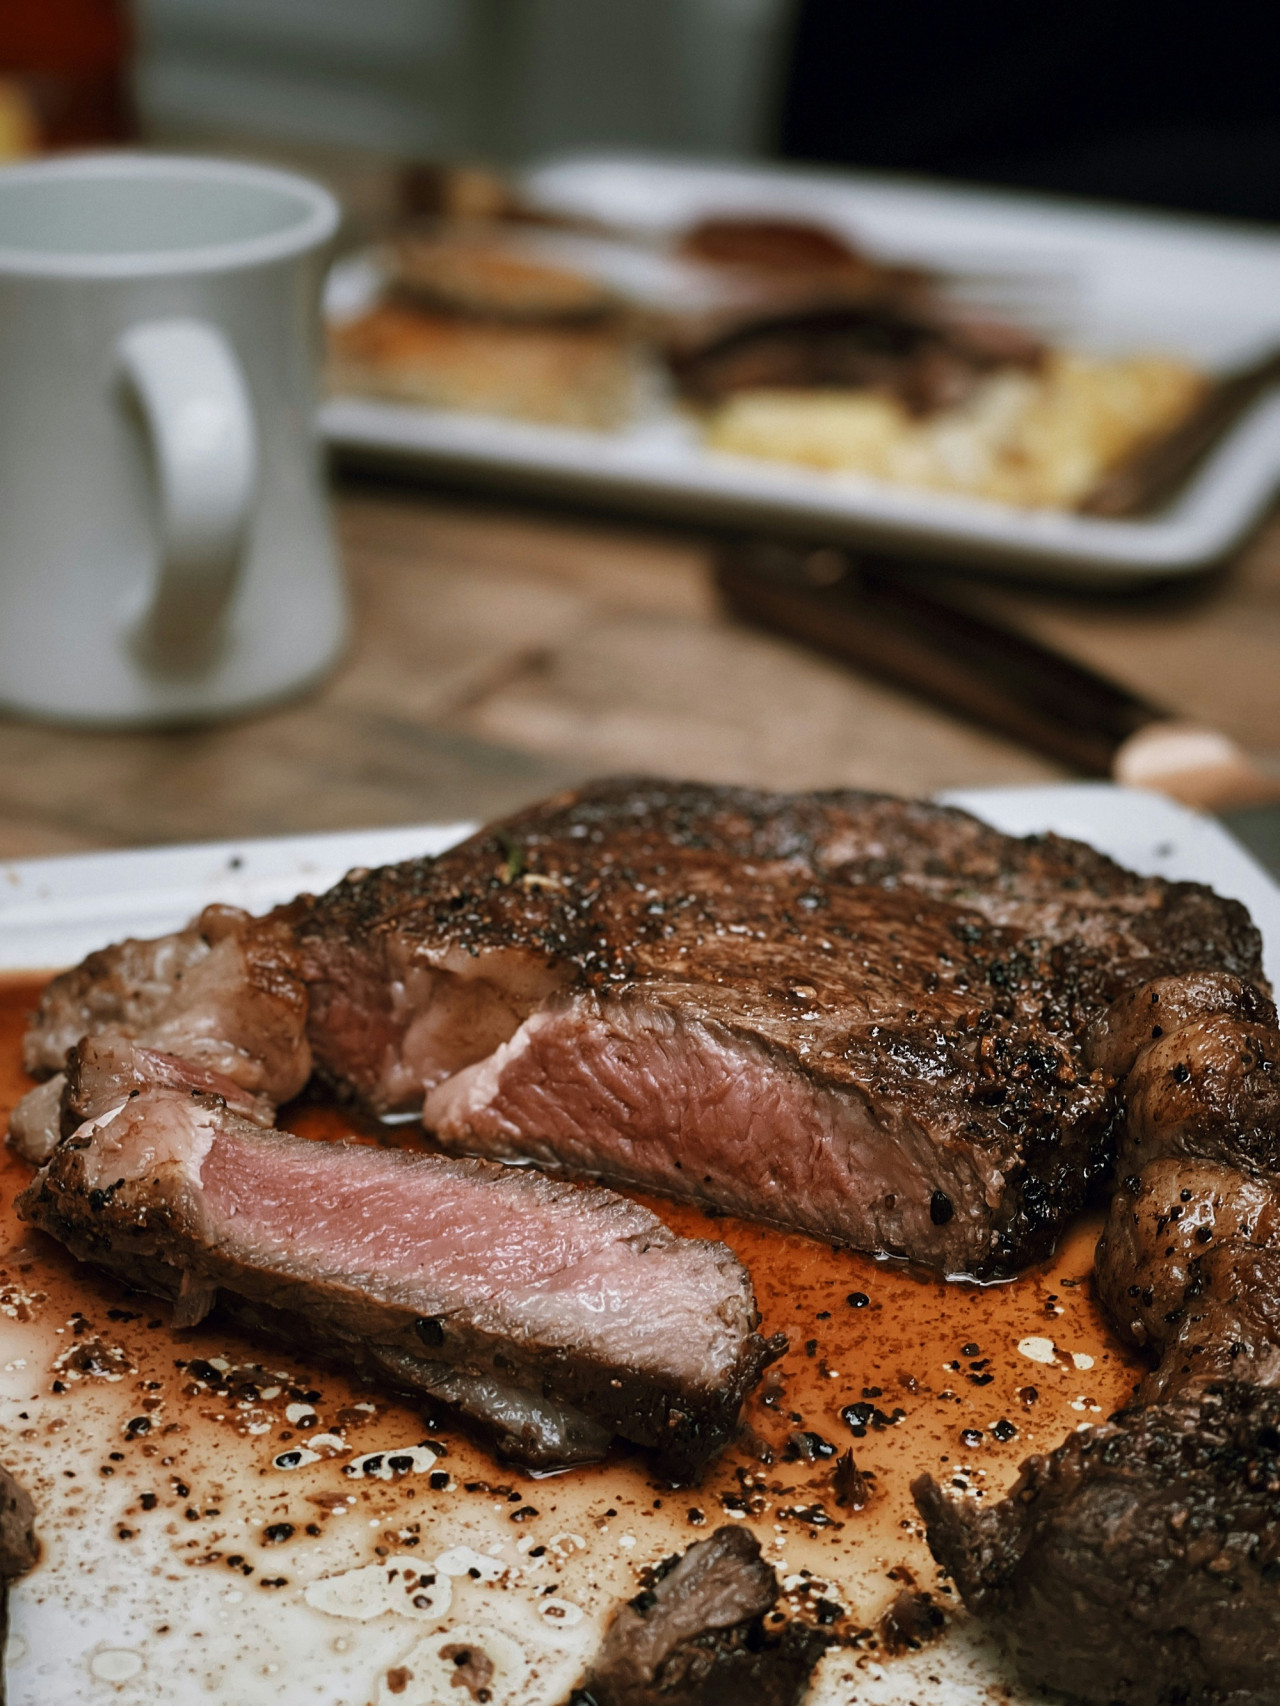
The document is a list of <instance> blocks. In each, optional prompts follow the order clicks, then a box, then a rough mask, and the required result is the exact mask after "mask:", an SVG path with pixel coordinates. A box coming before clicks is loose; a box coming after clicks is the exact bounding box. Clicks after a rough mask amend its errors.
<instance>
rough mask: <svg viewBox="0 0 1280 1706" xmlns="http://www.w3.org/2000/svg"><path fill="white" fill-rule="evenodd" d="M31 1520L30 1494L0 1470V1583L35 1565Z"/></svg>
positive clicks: (36, 1550)
mask: <svg viewBox="0 0 1280 1706" xmlns="http://www.w3.org/2000/svg"><path fill="white" fill-rule="evenodd" d="M35 1518H36V1512H35V1506H34V1505H33V1504H32V1503H31V1495H30V1493H28V1492H27V1490H26V1488H25V1487H20V1486H19V1485H18V1483H17V1482H16V1481H15V1480H14V1478H13V1476H12V1475H10V1473H9V1471H8V1470H7V1469H0V1580H3V1581H6V1582H7V1581H12V1579H13V1578H14V1576H22V1575H25V1574H26V1572H27V1571H28V1570H29V1569H30V1568H31V1566H32V1565H33V1564H34V1563H35V1561H36V1557H37V1555H38V1552H39V1548H38V1547H37V1545H36V1535H35Z"/></svg>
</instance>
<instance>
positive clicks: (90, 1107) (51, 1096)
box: [9, 1031, 276, 1167]
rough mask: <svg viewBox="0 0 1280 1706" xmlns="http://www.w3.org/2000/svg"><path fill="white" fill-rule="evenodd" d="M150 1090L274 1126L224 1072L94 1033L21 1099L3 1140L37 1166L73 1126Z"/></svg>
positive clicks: (265, 1107)
mask: <svg viewBox="0 0 1280 1706" xmlns="http://www.w3.org/2000/svg"><path fill="white" fill-rule="evenodd" d="M151 1088H165V1089H170V1090H187V1091H193V1092H195V1093H196V1094H199V1095H205V1096H218V1097H220V1098H221V1099H222V1101H223V1102H224V1103H225V1104H226V1106H227V1107H228V1108H230V1109H231V1111H232V1112H233V1113H236V1114H241V1115H243V1116H244V1118H245V1119H249V1120H252V1121H253V1122H254V1124H255V1125H261V1126H271V1125H274V1124H275V1118H276V1110H275V1107H274V1106H273V1104H272V1103H271V1101H270V1100H269V1099H268V1098H267V1097H266V1096H253V1095H250V1093H249V1092H248V1091H247V1090H242V1089H241V1088H240V1086H239V1085H238V1084H236V1083H234V1082H233V1081H232V1080H231V1079H230V1078H228V1077H227V1076H226V1075H225V1073H221V1072H215V1071H214V1070H213V1069H212V1068H210V1067H207V1066H200V1065H197V1063H196V1062H195V1061H193V1060H186V1059H183V1058H182V1057H181V1056H180V1055H176V1054H165V1053H164V1052H162V1051H161V1050H160V1049H154V1048H146V1047H144V1046H143V1045H142V1044H141V1043H135V1042H133V1041H131V1040H130V1039H129V1038H128V1037H126V1036H122V1035H121V1034H120V1033H119V1032H118V1031H100V1032H98V1034H97V1035H96V1036H88V1037H86V1038H85V1039H84V1041H83V1042H82V1043H80V1044H79V1045H78V1046H77V1047H75V1048H73V1049H72V1050H71V1051H70V1053H69V1054H68V1056H67V1066H66V1070H65V1071H64V1072H59V1073H57V1074H56V1075H55V1076H54V1077H53V1078H48V1079H46V1080H45V1082H44V1083H43V1084H41V1085H40V1086H39V1087H38V1088H37V1089H35V1090H32V1091H31V1092H29V1094H27V1095H26V1096H24V1097H23V1098H22V1101H21V1102H20V1103H19V1104H18V1106H17V1107H16V1108H15V1109H14V1111H13V1116H12V1118H11V1119H10V1122H9V1141H10V1143H11V1144H12V1145H13V1147H14V1149H16V1150H17V1152H18V1154H19V1155H21V1156H22V1158H23V1160H24V1161H29V1162H31V1164H32V1166H34V1167H43V1166H44V1164H45V1162H46V1161H47V1160H48V1159H49V1157H50V1156H51V1155H52V1154H53V1151H54V1149H55V1148H56V1147H57V1145H58V1144H59V1142H60V1141H61V1140H62V1138H64V1137H69V1136H70V1134H71V1133H72V1132H73V1131H75V1130H76V1128H77V1126H81V1125H83V1124H84V1122H85V1121H86V1120H91V1119H96V1118H97V1117H98V1115H99V1114H105V1113H106V1112H107V1110H108V1109H110V1108H113V1107H115V1106H116V1105H117V1104H118V1103H120V1102H123V1101H125V1100H126V1098H128V1097H129V1096H133V1095H136V1094H137V1093H138V1092H139V1091H141V1090H145V1089H151Z"/></svg>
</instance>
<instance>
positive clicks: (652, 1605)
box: [570, 1527, 828, 1706]
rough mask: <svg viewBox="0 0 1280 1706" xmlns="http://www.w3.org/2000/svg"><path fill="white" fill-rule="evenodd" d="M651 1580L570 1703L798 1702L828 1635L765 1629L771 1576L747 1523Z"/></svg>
mask: <svg viewBox="0 0 1280 1706" xmlns="http://www.w3.org/2000/svg"><path fill="white" fill-rule="evenodd" d="M655 1578H656V1579H655V1580H654V1583H653V1586H652V1587H651V1588H647V1589H645V1591H644V1592H643V1593H641V1594H639V1595H638V1596H637V1597H636V1598H635V1599H633V1600H630V1601H628V1603H627V1604H626V1605H624V1606H622V1607H620V1609H619V1610H618V1611H617V1613H616V1614H615V1616H614V1619H613V1621H612V1623H611V1624H610V1625H609V1628H608V1630H607V1632H606V1634H605V1638H604V1641H603V1642H602V1644H601V1647H600V1651H599V1652H598V1653H597V1654H596V1657H595V1659H594V1660H593V1661H592V1664H591V1666H590V1669H589V1670H588V1671H587V1674H586V1676H585V1677H584V1678H583V1679H582V1682H581V1683H580V1684H579V1686H578V1687H577V1688H576V1689H575V1690H574V1691H573V1694H572V1696H571V1697H570V1706H734V1703H737V1702H742V1703H744V1706H745V1703H746V1702H748V1701H749V1702H751V1706H798V1702H799V1701H800V1700H802V1699H803V1698H804V1696H805V1694H806V1693H807V1692H808V1686H809V1672H810V1671H811V1670H812V1669H813V1667H814V1665H815V1664H816V1663H817V1662H818V1660H819V1659H820V1658H821V1657H822V1654H823V1651H824V1650H825V1648H826V1647H827V1645H828V1638H827V1637H826V1636H825V1635H823V1634H821V1633H820V1632H819V1631H818V1630H816V1629H811V1628H807V1627H806V1626H805V1625H803V1624H801V1623H795V1622H788V1623H787V1624H785V1625H784V1627H783V1628H782V1629H781V1630H776V1629H775V1630H770V1631H768V1632H766V1630H765V1625H764V1616H765V1613H766V1612H768V1611H771V1610H772V1609H773V1606H774V1603H775V1602H776V1600H777V1598H778V1578H777V1577H776V1576H775V1575H774V1573H773V1570H772V1569H771V1568H770V1566H769V1565H768V1564H766V1563H765V1561H764V1559H763V1558H762V1557H761V1556H760V1542H759V1541H758V1540H757V1539H756V1537H755V1535H754V1534H752V1533H751V1531H750V1530H749V1529H745V1528H733V1527H725V1528H718V1529H717V1530H716V1531H715V1533H714V1534H713V1535H711V1536H710V1538H709V1539H707V1540H700V1541H699V1542H698V1543H697V1545H695V1546H691V1547H690V1548H689V1550H688V1551H687V1552H686V1553H685V1554H684V1555H683V1557H676V1558H668V1559H667V1560H666V1562H665V1564H662V1565H659V1567H658V1569H657V1571H656V1572H655Z"/></svg>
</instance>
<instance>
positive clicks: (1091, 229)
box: [320, 155, 1280, 582]
mask: <svg viewBox="0 0 1280 1706" xmlns="http://www.w3.org/2000/svg"><path fill="white" fill-rule="evenodd" d="M525 187H526V190H527V192H528V194H529V196H530V198H531V199H532V200H533V201H534V202H535V203H537V204H539V205H541V206H544V207H546V208H547V209H549V210H553V211H556V212H560V213H565V214H571V215H577V216H582V217H585V218H588V219H598V220H605V221H608V222H611V223H613V224H616V225H622V226H625V227H629V228H632V229H635V230H638V231H641V232H647V233H649V234H651V235H654V236H661V235H662V234H664V233H667V232H673V231H676V230H678V229H680V228H681V227H683V226H684V225H686V224H688V223H689V222H690V221H692V220H695V219H698V218H700V217H702V216H704V215H707V214H711V213H715V212H721V213H723V212H735V211H737V212H742V213H744V214H745V213H769V212H773V213H776V214H782V215H789V216H791V217H798V218H802V219H803V218H813V219H817V220H821V221H823V222H824V223H826V224H828V225H830V226H832V227H833V228H836V229H838V230H840V231H842V232H844V233H846V234H847V235H848V236H849V237H850V238H851V239H852V240H853V241H855V242H858V243H861V244H863V245H864V246H865V247H866V248H867V249H869V250H870V251H871V252H872V253H874V254H876V255H880V256H885V257H889V258H895V259H899V260H902V261H906V262H915V263H919V264H922V265H925V266H929V267H934V268H940V269H943V270H944V271H947V272H949V273H953V274H968V275H975V276H980V277H984V278H986V279H988V280H989V281H991V282H990V287H989V288H990V290H991V291H994V292H996V293H997V294H998V295H999V296H1001V297H1002V298H1003V299H1004V300H1005V302H1006V303H1012V304H1014V305H1017V304H1019V303H1021V304H1022V305H1023V307H1024V308H1025V309H1026V312H1027V315H1028V316H1029V317H1030V318H1031V319H1032V320H1033V321H1035V320H1038V321H1041V322H1044V321H1045V320H1046V319H1047V321H1048V324H1047V326H1046V330H1048V331H1049V332H1050V333H1051V334H1052V335H1053V336H1054V337H1055V338H1056V339H1057V340H1059V341H1062V342H1066V343H1070V344H1074V345H1077V346H1079V347H1082V348H1085V349H1090V350H1095V351H1100V352H1107V351H1110V352H1120V351H1134V350H1146V349H1162V350H1167V351H1170V352H1173V353H1178V354H1183V355H1186V356H1188V357H1190V358H1192V359H1193V360H1195V361H1197V362H1199V363H1201V364H1203V365H1204V366H1206V367H1207V368H1209V369H1210V370H1214V371H1220V370H1223V369H1227V368H1230V367H1232V366H1234V365H1236V364H1237V363H1241V362H1244V361H1247V360H1249V359H1251V358H1252V357H1254V356H1257V355H1259V354H1261V353H1262V352H1263V351H1265V350H1267V349H1269V348H1271V347H1272V346H1273V345H1276V344H1280V237H1277V236H1274V235H1271V234H1269V233H1267V232H1264V231H1254V230H1247V229H1241V228H1236V227H1232V226H1229V225H1226V224H1214V223H1210V222H1208V221H1203V220H1191V219H1176V218H1171V217H1168V216H1165V215H1157V214H1148V213H1132V212H1126V211H1116V210H1112V209H1102V208H1095V207H1091V206H1088V205H1085V204H1073V203H1066V202H1055V201H1051V200H1047V199H1042V198H1038V197H1031V196H1018V195H1012V194H1000V193H995V192H987V191H976V190H968V189H957V188H948V187H945V186H941V185H926V184H918V183H912V182H910V181H906V180H902V181H899V180H895V179H892V178H885V177H877V176H873V175H870V174H858V173H851V172H839V173H837V172H819V171H812V170H810V171H799V170H790V169H784V168H767V167H746V166H730V165H723V166H714V165H706V164H696V163H684V162H679V161H668V160H655V159H644V158H642V159H635V158H629V157H612V156H600V155H586V156H581V157H575V158H570V159H565V160H560V161H553V162H551V163H549V164H547V165H545V166H542V167H540V168H537V169H535V170H534V171H532V172H531V173H530V174H529V175H528V178H527V180H526V185H525ZM320 424H321V429H322V431H323V433H324V435H325V437H326V438H327V439H328V440H329V442H331V443H332V444H334V445H337V446H343V447H347V448H349V449H353V450H358V451H361V452H366V453H367V452H379V453H384V454H389V455H393V456H397V457H400V458H409V459H411V460H416V461H420V462H421V463H422V465H423V466H424V467H430V468H431V469H432V470H433V471H434V472H436V473H440V474H444V475H446V476H449V477H453V478H465V479H467V480H478V481H485V482H488V483H490V484H495V485H500V486H505V487H509V488H515V489H523V490H529V491H541V492H545V493H547V494H550V495H556V496H561V497H572V498H576V499H579V500H588V501H594V502H598V503H604V504H609V505H621V506H625V507H629V508H631V509H633V510H644V511H646V512H648V513H650V514H654V515H660V516H666V517H672V518H678V519H682V520H690V521H695V522H702V523H709V524H713V525H718V526H733V527H743V528H761V529H769V528H772V529H775V530H782V531H786V532H791V533H802V534H806V535H810V536H818V537H820V538H826V539H834V540H838V541H842V542H850V543H859V542H865V543H868V544H875V545H880V546H885V547H891V548H894V549H899V550H902V551H908V552H911V551H921V552H925V553H928V554H932V555H935V556H946V557H950V558H955V559H965V560H969V561H973V562H979V563H984V564H986V565H988V566H989V567H992V568H999V569H1004V570H1007V571H1009V572H1011V573H1023V574H1053V575H1057V576H1062V575H1067V576H1070V577H1073V578H1077V579H1086V580H1088V579H1092V580H1097V581H1100V582H1108V581H1122V582H1126V581H1127V582H1132V581H1140V580H1143V579H1147V578H1157V577H1163V576H1168V575H1177V574H1185V573H1189V572H1193V571H1195V570H1197V569H1199V568H1202V567H1203V566H1205V565H1206V564H1209V563H1211V562H1214V561H1216V560H1218V559H1220V558H1221V557H1223V556H1224V555H1225V554H1226V553H1227V552H1228V551H1230V550H1231V549H1232V547H1233V546H1235V545H1236V544H1237V543H1238V542H1239V541H1240V540H1241V539H1242V538H1243V537H1244V535H1245V534H1246V533H1247V531H1248V530H1249V528H1250V527H1251V526H1252V525H1253V524H1254V523H1255V522H1256V521H1257V519H1258V518H1259V516H1260V515H1261V513H1262V512H1263V510H1264V508H1265V507H1266V505H1267V503H1268V500H1269V499H1270V496H1271V494H1272V492H1273V491H1274V489H1275V487H1276V484H1277V481H1278V480H1280V396H1277V395H1276V394H1275V393H1272V394H1271V395H1270V396H1269V397H1267V398H1264V399H1263V400H1262V401H1261V402H1260V403H1259V404H1258V405H1257V406H1256V407H1255V408H1254V410H1253V411H1252V412H1251V413H1250V414H1248V415H1247V416H1246V417H1245V418H1244V419H1243V420H1242V421H1241V422H1240V423H1239V424H1238V426H1237V427H1236V428H1235V429H1234V431H1233V432H1232V433H1231V434H1230V435H1229V436H1228V437H1227V438H1226V439H1225V440H1224V441H1223V443H1222V445H1221V446H1220V447H1219V449H1218V451H1217V452H1216V453H1215V454H1214V456H1213V457H1212V458H1211V459H1210V460H1209V461H1208V462H1207V463H1206V465H1205V466H1204V467H1203V468H1202V470H1201V471H1200V472H1199V474H1198V475H1197V477H1196V478H1195V479H1194V480H1193V481H1192V482H1191V484H1190V485H1189V486H1188V487H1187V489H1186V490H1185V491H1184V493H1183V494H1182V495H1181V497H1180V498H1179V499H1178V500H1177V501H1176V503H1175V504H1174V505H1172V506H1171V507H1170V508H1169V509H1168V510H1166V511H1165V512H1164V513H1162V514H1160V515H1158V516H1154V517H1151V518H1147V519H1140V520H1132V521H1107V520H1103V519H1100V518H1095V517H1089V516H1082V515H1072V514H1066V513H1057V512H1054V511H1050V510H1027V509H1016V508H1013V507H1011V506H1008V505H1003V504H996V503H992V502H989V501H985V500H979V499H975V498H965V497H959V496H952V495H948V494H942V493H931V492H926V491H913V490H911V489H910V488H907V487H895V486H890V485H887V484H884V483H879V482H876V481H874V480H870V479H865V478H858V477H854V476H837V475H830V474H825V473H821V472H818V471H813V470H806V469H802V468H789V467H786V466H784V465H782V464H772V463H767V462H763V461H757V460H755V459H746V458H739V457H732V456H727V455H724V454H719V453H713V452H710V451H708V450H706V449H704V448H703V447H702V445H701V444H700V442H699V440H698V437H697V435H696V433H695V431H694V429H693V428H692V426H691V425H689V424H688V423H685V422H682V421H681V420H679V419H678V418H677V417H676V416H675V415H674V414H673V413H670V412H665V411H662V410H659V411H657V412H654V413H651V414H650V415H648V416H647V417H646V418H644V419H642V420H640V421H639V422H638V423H637V424H636V425H634V426H632V427H630V428H629V429H627V430H625V431H621V432H616V433H591V432H578V431H568V430H564V429H560V428H553V427H539V426H531V425H524V424H522V423H519V422H514V421H503V420H499V419H497V418H496V417H485V416H479V415H466V414H458V413H451V412H448V411H444V410H430V409H423V408H416V407H413V406H410V405H407V404H399V403H383V402H374V401H369V400H365V399H360V398H356V397H347V396H340V397H335V398H332V399H331V400H330V401H329V402H328V403H326V404H325V405H324V407H323V409H322V411H321V415H320Z"/></svg>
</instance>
